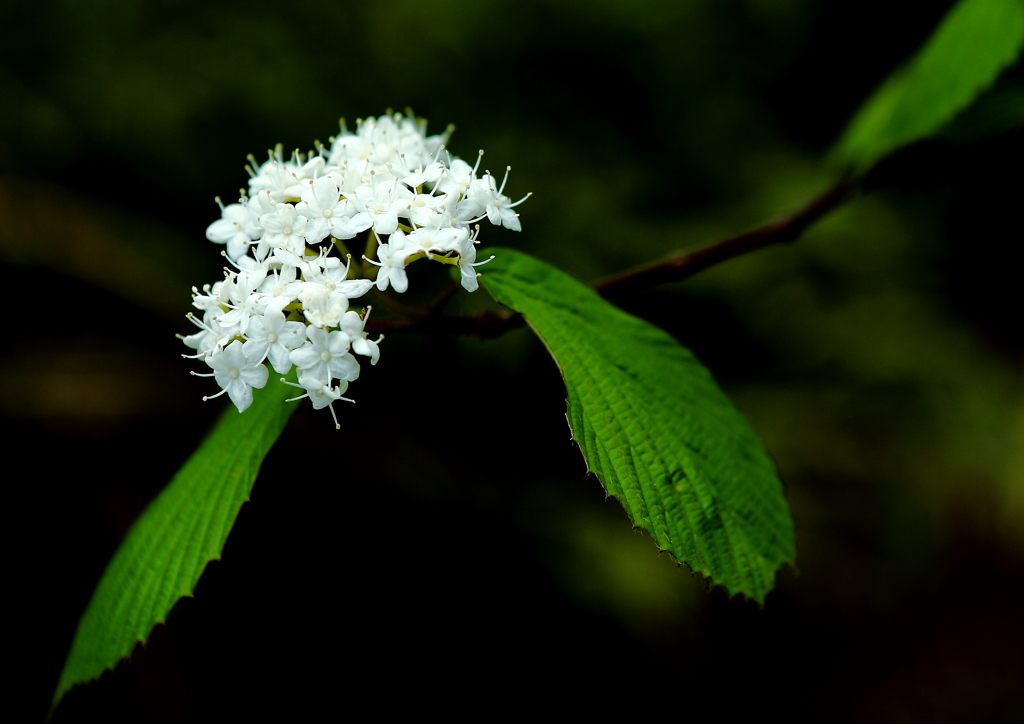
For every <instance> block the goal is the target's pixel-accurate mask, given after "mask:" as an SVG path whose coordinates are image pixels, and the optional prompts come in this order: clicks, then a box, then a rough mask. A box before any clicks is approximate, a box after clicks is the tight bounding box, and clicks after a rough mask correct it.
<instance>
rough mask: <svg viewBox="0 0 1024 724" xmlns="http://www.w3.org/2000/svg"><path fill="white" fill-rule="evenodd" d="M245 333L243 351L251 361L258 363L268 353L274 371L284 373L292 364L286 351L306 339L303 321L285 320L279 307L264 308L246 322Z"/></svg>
mask: <svg viewBox="0 0 1024 724" xmlns="http://www.w3.org/2000/svg"><path fill="white" fill-rule="evenodd" d="M245 336H246V342H245V344H243V345H242V352H244V353H245V356H246V357H248V358H249V359H250V360H252V361H253V364H259V363H261V362H263V360H265V359H267V358H268V357H269V358H270V364H271V365H272V366H273V367H274V371H275V372H277V373H278V374H279V375H286V374H288V372H289V370H291V368H292V362H291V359H290V358H289V355H290V354H291V352H292V350H293V349H295V348H297V347H298V346H299V345H301V344H302V343H303V342H304V341H305V340H306V325H304V324H303V323H302V322H286V321H285V317H284V314H283V313H282V312H281V311H280V310H279V309H267V312H266V314H264V315H263V316H262V317H256V318H255V319H253V320H251V321H250V322H249V329H248V331H247V332H246V335H245Z"/></svg>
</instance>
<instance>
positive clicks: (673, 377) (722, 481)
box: [482, 249, 795, 601]
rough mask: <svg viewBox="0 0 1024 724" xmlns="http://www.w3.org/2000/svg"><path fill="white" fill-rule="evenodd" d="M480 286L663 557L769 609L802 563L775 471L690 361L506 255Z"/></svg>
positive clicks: (666, 341) (670, 342)
mask: <svg viewBox="0 0 1024 724" xmlns="http://www.w3.org/2000/svg"><path fill="white" fill-rule="evenodd" d="M493 251H495V253H496V254H497V258H496V259H495V260H494V261H492V262H491V263H490V264H488V265H487V267H486V270H487V273H486V274H484V275H483V277H482V281H483V282H484V284H485V285H486V287H487V289H488V290H490V292H491V294H492V295H493V296H494V298H495V299H496V300H498V301H499V302H501V303H502V304H505V305H507V306H509V307H511V308H512V309H514V310H515V311H517V312H519V313H520V314H522V315H523V316H524V317H525V319H526V321H527V323H528V324H529V325H530V326H531V327H532V328H533V330H534V331H535V332H536V333H537V336H538V337H540V338H541V340H542V341H543V342H544V344H545V345H546V346H547V348H548V351H549V352H550V353H551V356H552V357H554V358H555V362H557V363H558V366H559V368H560V369H561V371H562V377H563V379H564V380H565V387H566V390H567V392H568V397H569V399H568V404H569V414H568V417H569V426H570V428H571V429H572V434H573V438H574V439H575V440H576V442H577V443H579V446H580V448H581V450H582V451H583V455H584V457H585V458H586V461H587V465H588V467H589V469H590V471H591V472H593V473H596V474H597V476H598V479H599V480H600V481H601V482H602V484H603V485H604V487H605V490H606V491H607V492H608V494H609V495H612V496H614V497H616V498H618V500H619V501H620V502H621V503H622V505H623V507H625V509H626V512H627V513H628V514H629V517H630V519H631V520H632V521H633V524H634V525H635V526H641V527H643V528H645V529H647V530H648V531H649V532H650V534H651V537H652V538H654V542H655V543H656V544H657V546H658V548H659V549H660V550H667V551H669V552H670V553H671V554H672V556H673V557H674V558H675V559H676V560H677V561H682V562H683V563H686V564H687V565H688V566H689V567H690V568H691V569H692V570H694V571H696V572H698V573H701V574H703V575H704V576H707V577H709V578H710V579H711V580H712V581H713V582H714V583H718V584H721V585H723V586H725V588H726V589H727V590H728V591H729V593H730V595H734V594H737V593H742V594H744V595H746V596H749V597H751V598H754V599H756V600H758V601H764V597H765V595H766V594H767V593H768V591H769V590H771V588H772V585H773V584H774V580H775V571H776V570H777V569H778V568H779V566H781V565H782V563H784V562H792V561H793V559H794V556H795V550H794V544H793V524H792V521H791V519H790V517H789V510H788V507H787V505H786V500H785V498H784V497H783V495H782V485H781V483H780V482H779V479H778V477H777V476H776V473H775V467H774V465H773V464H772V462H771V460H769V458H768V456H767V455H766V454H765V451H764V449H763V448H762V446H761V444H760V442H759V441H758V439H757V437H756V435H755V434H754V432H753V431H752V430H751V429H750V427H749V426H748V425H747V423H746V421H745V420H744V419H743V416H742V415H741V414H740V413H739V411H737V410H736V408H735V407H733V405H732V403H730V402H729V400H728V398H726V396H725V395H724V394H723V393H722V391H721V390H720V389H719V388H718V386H717V385H716V384H715V382H714V380H712V378H711V375H710V373H709V372H708V371H707V369H706V368H705V367H704V366H703V365H701V364H700V363H699V362H698V361H697V360H696V358H694V356H693V355H692V354H691V353H690V352H689V351H687V350H686V349H684V348H683V347H682V346H681V345H680V344H679V343H678V342H676V341H675V340H674V339H673V338H672V337H670V336H669V335H668V334H666V333H665V332H664V331H662V330H661V329H658V328H657V327H655V326H653V325H651V324H648V323H647V322H644V321H643V320H640V319H637V318H636V317H634V316H632V315H629V314H626V313H625V312H623V311H621V310H620V309H618V308H616V307H614V306H612V305H611V304H609V303H608V302H606V301H604V300H603V299H601V297H599V296H598V295H597V294H596V293H595V292H594V291H593V290H591V289H590V288H589V287H587V286H585V285H584V284H582V283H580V282H578V281H576V280H575V279H573V278H572V277H570V276H568V275H566V274H564V273H562V272H560V271H558V270H557V269H555V268H554V267H551V266H549V265H548V264H545V263H544V262H542V261H539V260H537V259H535V258H533V257H530V256H527V255H525V254H522V253H520V252H516V251H512V250H510V249H500V250H493Z"/></svg>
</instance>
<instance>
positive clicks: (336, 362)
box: [290, 327, 359, 382]
mask: <svg viewBox="0 0 1024 724" xmlns="http://www.w3.org/2000/svg"><path fill="white" fill-rule="evenodd" d="M306 335H307V336H308V337H309V341H308V342H306V343H305V344H304V345H302V346H301V347H299V348H298V349H295V350H292V352H291V355H290V358H291V361H292V364H294V365H295V366H296V367H298V368H299V369H300V370H301V371H302V374H303V375H308V376H310V377H315V378H316V379H318V380H322V381H324V382H330V381H331V380H332V379H334V378H335V377H337V378H338V379H342V380H348V381H349V382H353V381H354V380H355V379H356V378H357V377H359V363H358V362H356V359H355V357H353V356H352V355H350V354H349V353H348V348H349V344H350V342H351V339H350V338H349V336H348V335H347V334H345V333H344V332H328V331H327V330H325V329H320V328H318V327H307V328H306Z"/></svg>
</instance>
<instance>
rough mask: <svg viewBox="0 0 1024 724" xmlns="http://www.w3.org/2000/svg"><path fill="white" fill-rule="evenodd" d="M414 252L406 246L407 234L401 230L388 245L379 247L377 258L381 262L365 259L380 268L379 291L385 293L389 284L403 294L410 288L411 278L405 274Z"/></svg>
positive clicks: (391, 238)
mask: <svg viewBox="0 0 1024 724" xmlns="http://www.w3.org/2000/svg"><path fill="white" fill-rule="evenodd" d="M414 251H415V249H412V248H410V247H408V246H407V245H406V237H405V232H404V231H402V230H401V229H399V230H398V231H396V232H395V233H394V234H392V235H391V236H390V237H389V238H388V243H387V244H381V245H380V246H378V247H377V258H378V259H380V262H376V261H374V260H373V259H367V258H366V257H365V256H364V257H363V258H364V259H366V261H368V262H370V263H371V264H375V265H377V266H379V267H380V269H379V270H378V271H377V288H378V289H380V290H381V291H382V292H383V291H384V290H386V289H387V288H388V284H391V286H393V287H394V288H395V291H396V292H399V293H401V292H404V291H405V290H406V289H408V288H409V277H407V276H406V274H405V260H406V258H408V256H409V255H410V254H411V253H413V252H414Z"/></svg>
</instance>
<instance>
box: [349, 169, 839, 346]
mask: <svg viewBox="0 0 1024 724" xmlns="http://www.w3.org/2000/svg"><path fill="white" fill-rule="evenodd" d="M855 189H856V186H855V185H854V184H853V183H850V182H847V181H843V182H841V183H839V184H837V185H836V186H834V187H832V188H831V189H829V190H828V191H826V192H825V193H823V194H822V195H821V196H818V197H817V198H816V199H814V200H813V201H811V202H810V203H808V204H807V205H806V206H804V207H803V208H801V209H799V210H798V211H795V212H793V213H791V214H788V215H786V216H784V217H782V218H781V219H778V220H776V221H773V222H771V223H769V224H765V225H764V226H759V227H758V228H756V229H751V230H750V231H745V232H743V233H742V234H739V235H737V236H733V237H730V238H728V239H723V240H722V241H719V242H716V243H714V244H711V245H709V246H705V247H704V248H703V249H698V250H697V251H692V252H684V253H680V254H676V255H674V256H671V257H669V258H668V259H665V260H663V261H660V262H654V263H653V264H647V265H645V266H642V267H638V268H636V269H631V270H628V271H625V272H622V273H621V274H616V275H615V276H611V277H607V278H605V279H601V280H598V281H596V282H594V283H593V284H591V287H593V289H594V290H595V291H596V292H597V293H598V294H600V295H601V296H602V297H604V298H605V299H616V298H621V297H623V296H626V295H628V294H630V293H633V292H638V291H641V290H643V289H649V288H650V287H653V286H657V285H659V284H665V283H667V282H677V281H681V280H683V279H686V278H688V277H691V276H693V275H694V274H696V273H697V272H699V271H703V270H704V269H707V268H708V267H712V266H714V265H716V264H720V263H721V262H723V261H727V260H729V259H733V258H735V257H737V256H742V255H743V254H749V253H750V252H752V251H756V250H758V249H762V248H764V247H766V246H770V245H772V244H780V243H784V242H790V241H795V240H796V239H797V238H799V236H800V235H801V234H802V233H803V232H804V231H806V230H807V228H808V227H809V226H810V225H811V224H813V223H814V222H816V221H817V220H818V219H820V218H821V217H822V216H824V215H825V214H827V213H828V212H830V211H832V210H833V209H834V208H836V207H837V206H840V205H841V204H842V203H843V202H845V201H846V200H847V199H849V198H850V197H851V196H852V195H853V193H854V191H855ZM447 292H448V290H447V289H445V290H444V291H443V293H442V294H441V295H439V297H438V299H437V300H436V301H435V303H434V304H432V305H431V306H430V307H429V308H428V309H427V311H425V312H421V313H419V314H414V315H410V316H407V317H406V318H404V319H382V320H373V321H371V322H370V324H369V325H368V326H367V331H370V330H372V331H373V332H414V333H417V334H427V333H433V334H466V335H475V336H478V337H483V338H487V339H491V338H495V337H500V336H501V335H503V334H504V333H505V332H508V331H509V330H512V329H516V328H517V327H521V326H522V325H523V318H522V317H521V316H520V315H518V314H512V313H506V314H495V313H494V312H485V313H483V314H480V315H477V316H475V317H455V316H447V315H444V314H440V313H439V312H440V309H441V308H442V307H443V304H444V302H445V301H447V295H446V293H447Z"/></svg>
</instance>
